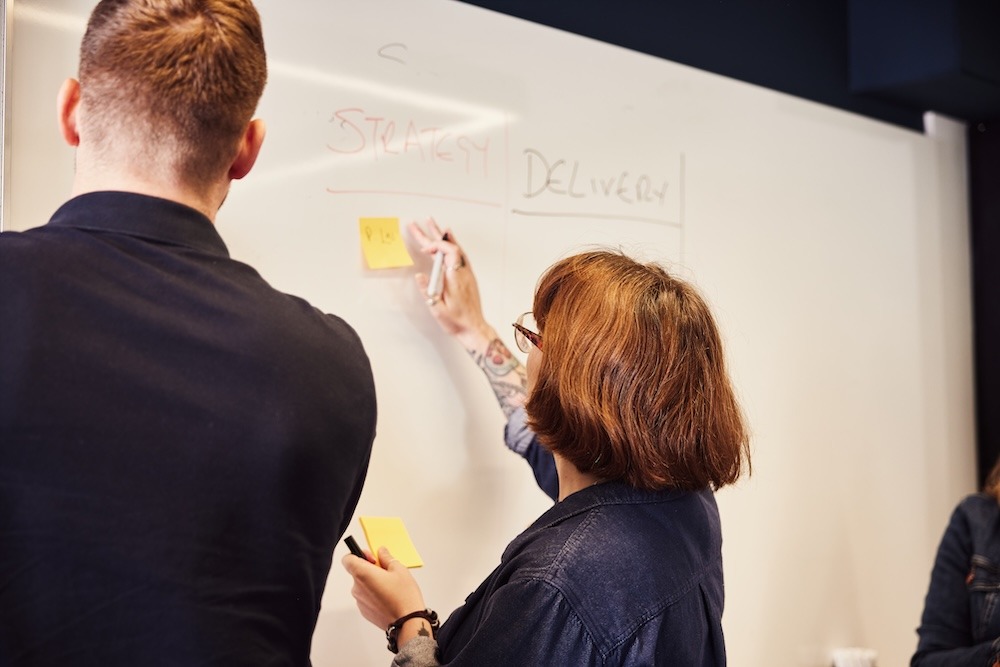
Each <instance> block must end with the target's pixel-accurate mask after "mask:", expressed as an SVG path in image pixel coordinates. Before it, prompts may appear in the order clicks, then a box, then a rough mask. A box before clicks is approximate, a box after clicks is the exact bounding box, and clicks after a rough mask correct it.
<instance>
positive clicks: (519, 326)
mask: <svg viewBox="0 0 1000 667" xmlns="http://www.w3.org/2000/svg"><path fill="white" fill-rule="evenodd" d="M526 325H527V326H526ZM528 327H531V328H533V329H537V328H538V325H537V324H535V316H534V315H532V314H531V313H523V314H522V315H521V316H520V317H519V318H517V322H514V342H515V343H517V349H519V350H521V352H524V353H525V354H527V353H528V352H531V346H532V345H534V346H535V347H537V348H538V349H539V350H541V349H542V334H539V333H535V332H534V331H532V330H531V329H529V328H528Z"/></svg>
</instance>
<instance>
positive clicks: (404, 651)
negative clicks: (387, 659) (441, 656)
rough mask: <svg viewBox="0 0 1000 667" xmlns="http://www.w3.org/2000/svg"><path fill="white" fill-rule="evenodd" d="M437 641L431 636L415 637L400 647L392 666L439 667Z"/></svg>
mask: <svg viewBox="0 0 1000 667" xmlns="http://www.w3.org/2000/svg"><path fill="white" fill-rule="evenodd" d="M440 664H441V663H440V662H438V659H437V641H435V640H433V639H431V638H430V637H414V638H413V639H411V640H410V641H408V642H406V643H405V644H403V645H402V646H401V647H400V648H399V653H397V654H396V657H395V658H394V659H393V661H392V667H437V666H438V665H440Z"/></svg>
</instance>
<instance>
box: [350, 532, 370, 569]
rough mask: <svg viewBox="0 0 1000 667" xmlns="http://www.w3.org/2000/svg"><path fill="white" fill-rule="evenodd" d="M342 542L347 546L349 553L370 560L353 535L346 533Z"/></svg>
mask: <svg viewBox="0 0 1000 667" xmlns="http://www.w3.org/2000/svg"><path fill="white" fill-rule="evenodd" d="M344 544H346V545H347V548H348V549H350V550H351V553H352V554H354V555H355V556H357V557H358V558H361V559H363V560H366V561H368V562H369V563H371V562H372V561H371V560H370V559H369V558H368V556H366V555H365V552H364V551H362V550H361V547H359V546H358V541H357V540H356V539H354V536H353V535H348V536H347V537H345V538H344Z"/></svg>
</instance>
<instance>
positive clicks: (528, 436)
mask: <svg viewBox="0 0 1000 667" xmlns="http://www.w3.org/2000/svg"><path fill="white" fill-rule="evenodd" d="M527 420H528V414H527V413H526V412H525V411H524V406H523V405H522V406H519V407H518V408H516V409H515V410H514V412H512V413H511V415H510V417H509V418H508V419H507V426H505V427H504V430H503V440H504V443H505V444H506V445H507V448H508V449H510V450H511V451H514V452H517V453H518V454H520V455H521V456H524V455H525V454H526V453H527V451H528V447H529V446H530V445H531V441H532V440H534V438H535V434H534V433H532V432H531V429H529V428H528V425H527V423H526V422H527Z"/></svg>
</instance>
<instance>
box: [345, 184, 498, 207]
mask: <svg viewBox="0 0 1000 667" xmlns="http://www.w3.org/2000/svg"><path fill="white" fill-rule="evenodd" d="M326 191H327V192H329V193H330V194H331V195H383V196H384V195H392V196H395V197H423V198H424V199H441V200H445V201H455V202H460V203H462V204H475V205H476V206H490V207H492V208H500V207H501V206H502V205H503V204H501V203H500V202H495V201H486V200H484V199H468V198H466V197H453V196H451V195H436V194H431V193H427V192H407V191H405V190H334V189H333V188H327V189H326Z"/></svg>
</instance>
